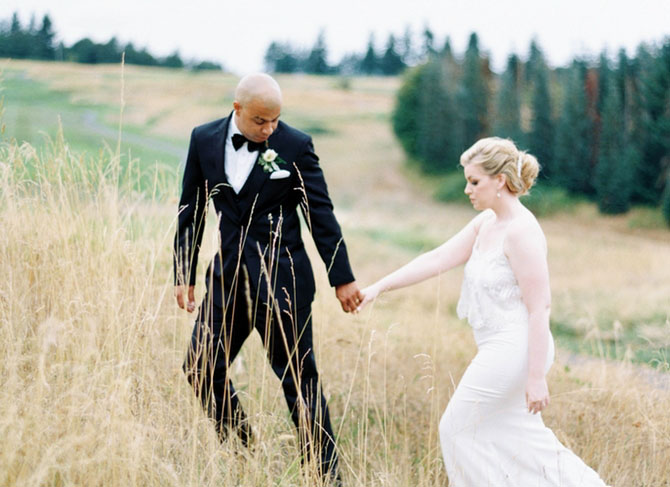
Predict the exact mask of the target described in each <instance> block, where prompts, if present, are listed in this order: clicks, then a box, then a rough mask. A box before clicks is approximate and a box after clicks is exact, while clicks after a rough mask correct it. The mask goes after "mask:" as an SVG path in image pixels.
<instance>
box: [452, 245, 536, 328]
mask: <svg viewBox="0 0 670 487" xmlns="http://www.w3.org/2000/svg"><path fill="white" fill-rule="evenodd" d="M456 312H457V313H458V317H459V318H461V319H463V318H467V319H468V323H470V326H472V328H475V329H477V328H490V329H501V328H504V327H506V326H509V325H518V324H522V323H526V322H527V321H528V310H527V309H526V306H525V305H524V304H523V300H522V299H521V289H519V284H518V283H517V281H516V277H515V276H514V272H512V268H511V267H510V265H509V261H508V260H507V257H506V256H505V254H504V252H503V250H502V245H500V246H499V247H496V248H494V249H491V250H490V251H487V252H481V251H480V250H479V249H478V248H477V242H475V245H474V246H473V249H472V255H471V256H470V259H469V260H468V262H467V263H466V264H465V270H464V273H463V285H462V287H461V297H460V299H459V300H458V307H457V308H456Z"/></svg>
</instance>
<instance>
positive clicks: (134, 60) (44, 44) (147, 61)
mask: <svg viewBox="0 0 670 487" xmlns="http://www.w3.org/2000/svg"><path fill="white" fill-rule="evenodd" d="M123 53H125V58H124V60H125V63H127V64H137V65H141V66H162V67H166V68H189V69H193V70H219V71H220V70H222V69H223V68H222V66H221V65H220V64H218V63H215V62H212V61H184V60H182V58H181V56H180V55H179V52H177V51H175V52H174V53H172V54H170V55H169V56H166V57H162V58H161V57H156V56H154V55H153V54H151V53H150V52H148V51H147V50H146V49H144V48H141V49H138V48H136V47H135V46H134V45H133V44H132V43H127V44H125V45H121V44H119V42H118V40H117V39H116V38H115V37H112V38H111V39H110V40H109V41H108V42H106V43H104V44H101V43H96V42H93V41H92V40H91V39H89V38H84V39H80V40H79V41H77V42H75V43H74V44H72V45H71V46H65V45H64V44H63V43H62V42H59V43H56V32H55V30H54V27H53V23H52V22H51V19H50V18H49V15H44V17H42V21H41V23H40V24H39V26H38V25H37V22H36V21H35V16H34V15H33V17H32V18H31V19H30V22H29V24H28V25H27V26H22V25H21V22H20V21H19V17H18V14H17V13H14V14H13V15H12V18H11V20H10V21H0V57H10V58H14V59H40V60H46V61H70V62H76V63H86V64H98V63H119V62H121V56H122V54H123Z"/></svg>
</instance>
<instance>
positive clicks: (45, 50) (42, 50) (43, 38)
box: [37, 15, 56, 60]
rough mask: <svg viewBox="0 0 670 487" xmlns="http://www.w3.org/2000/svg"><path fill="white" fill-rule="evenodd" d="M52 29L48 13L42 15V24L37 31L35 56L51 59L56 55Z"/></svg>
mask: <svg viewBox="0 0 670 487" xmlns="http://www.w3.org/2000/svg"><path fill="white" fill-rule="evenodd" d="M54 37H55V34H54V31H53V25H52V23H51V19H50V18H49V16H48V15H45V16H44V17H42V26H41V27H40V30H39V32H38V33H37V46H38V47H37V58H38V59H50V60H53V59H55V57H56V47H55V46H54Z"/></svg>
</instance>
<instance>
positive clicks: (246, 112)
mask: <svg viewBox="0 0 670 487" xmlns="http://www.w3.org/2000/svg"><path fill="white" fill-rule="evenodd" d="M233 109H234V110H235V125H237V128H238V129H239V130H240V132H242V134H243V135H244V136H245V137H246V138H247V139H249V140H253V141H254V142H264V141H266V140H267V139H268V138H269V137H270V135H272V132H274V131H275V129H276V128H277V124H278V123H279V115H280V114H281V90H280V89H279V85H278V84H277V82H276V81H275V80H274V79H273V78H272V77H271V76H268V75H267V74H265V73H254V74H249V75H247V76H245V77H244V78H242V79H241V80H240V82H239V83H238V85H237V89H236V90H235V101H234V102H233Z"/></svg>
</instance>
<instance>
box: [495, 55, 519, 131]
mask: <svg viewBox="0 0 670 487" xmlns="http://www.w3.org/2000/svg"><path fill="white" fill-rule="evenodd" d="M519 68H520V62H519V58H518V57H517V56H516V55H515V54H512V55H511V56H510V57H509V58H508V59H507V69H506V70H505V72H504V73H503V75H502V78H501V80H500V90H499V92H498V103H497V105H498V110H497V113H496V123H495V134H496V135H497V136H499V137H505V138H510V139H512V140H514V141H515V142H516V143H517V144H521V142H522V141H521V136H522V133H521V113H520V110H521V102H520V98H519V96H520V87H519V74H520V73H519V71H520V69H519Z"/></svg>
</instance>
